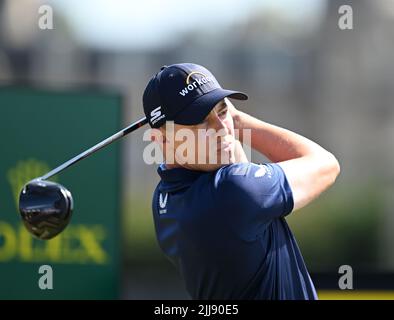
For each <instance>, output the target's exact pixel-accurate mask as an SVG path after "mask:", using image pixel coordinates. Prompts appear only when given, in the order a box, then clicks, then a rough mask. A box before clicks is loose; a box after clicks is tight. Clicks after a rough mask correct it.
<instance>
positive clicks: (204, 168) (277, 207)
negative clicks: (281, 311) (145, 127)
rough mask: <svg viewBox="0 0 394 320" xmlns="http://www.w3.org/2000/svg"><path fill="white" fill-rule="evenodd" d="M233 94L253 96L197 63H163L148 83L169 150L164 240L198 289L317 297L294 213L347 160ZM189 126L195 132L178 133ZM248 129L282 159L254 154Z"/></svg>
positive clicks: (156, 198)
mask: <svg viewBox="0 0 394 320" xmlns="http://www.w3.org/2000/svg"><path fill="white" fill-rule="evenodd" d="M228 98H233V99H240V100H246V99H247V96H246V95H245V94H244V93H241V92H237V91H231V90H225V89H223V88H221V86H220V85H219V83H218V82H217V80H216V79H215V77H214V76H213V75H212V74H211V73H210V72H209V71H208V70H207V69H205V68H204V67H202V66H199V65H195V64H191V63H182V64H174V65H171V66H168V67H167V66H164V67H162V68H161V70H160V72H158V73H157V74H156V75H155V76H154V77H153V78H152V79H151V80H150V81H149V83H148V85H147V87H146V89H145V92H144V96H143V105H144V112H145V114H146V116H147V118H148V120H149V123H150V126H151V127H152V128H156V129H157V130H155V131H153V130H152V140H154V141H156V142H157V143H159V145H160V147H161V150H162V151H163V155H164V160H165V161H164V163H163V164H161V165H160V167H159V168H158V173H159V175H160V178H161V181H160V183H159V184H158V186H157V188H156V190H155V192H154V195H153V201H152V209H153V216H154V222H155V229H156V235H157V239H158V242H159V245H160V247H161V249H162V250H163V251H164V253H165V255H166V256H167V257H168V258H169V259H170V260H171V261H172V262H173V263H174V264H175V266H176V267H177V269H178V270H179V272H180V274H181V276H182V278H183V279H184V281H185V285H186V289H187V290H188V292H189V293H190V295H191V297H192V298H193V299H317V295H316V291H315V288H314V285H313V283H312V280H311V279H310V276H309V274H308V271H307V269H306V267H305V264H304V261H303V258H302V255H301V253H300V250H299V248H298V246H297V243H296V240H295V238H294V236H293V234H292V233H291V231H290V229H289V227H288V225H287V223H286V220H285V216H286V215H288V214H290V213H291V212H293V211H296V210H297V209H300V208H302V207H304V206H305V205H307V204H308V203H310V202H311V201H312V200H313V199H315V198H316V197H317V196H319V195H320V194H321V193H322V192H323V191H324V190H326V189H327V188H328V187H329V186H331V185H332V184H333V183H334V181H335V179H336V177H337V176H338V174H339V171H340V169H339V164H338V161H337V160H336V158H335V157H334V156H333V155H332V154H331V153H330V152H328V151H327V150H325V149H323V148H322V147H320V146H319V145H317V144H316V143H314V142H312V141H310V140H309V139H307V138H305V137H302V136H300V135H298V134H296V133H294V132H291V131H289V130H286V129H282V128H279V127H277V126H274V125H271V124H268V123H266V122H263V121H260V120H258V119H256V118H254V117H252V116H250V115H248V114H246V113H244V112H241V111H239V110H237V109H236V108H235V107H234V106H233V105H232V103H231V102H230V100H229V99H228ZM185 130H186V131H187V132H189V133H191V135H189V136H188V135H187V134H186V133H185V132H183V133H182V135H181V136H182V139H178V140H177V139H176V137H177V136H178V138H179V135H178V133H180V132H182V131H185ZM235 130H239V131H240V133H239V140H237V139H236V136H235ZM247 130H249V131H247ZM201 132H202V133H203V134H201ZM247 132H250V136H251V139H250V140H251V147H252V148H253V149H255V150H257V151H259V152H260V153H262V154H263V155H265V156H266V157H267V158H268V159H269V160H270V161H271V162H272V163H266V164H263V165H258V164H254V163H250V162H248V160H247V158H246V156H245V153H244V151H243V149H242V145H241V142H242V141H243V140H244V138H245V137H246V136H245V134H246V133H247ZM190 136H191V138H190ZM174 137H175V139H174ZM185 137H189V138H190V139H186V142H185V139H184V138H185ZM212 137H214V138H215V139H216V140H215V141H216V142H215V143H210V142H209V141H208V140H209V139H211V140H212ZM185 143H186V146H185ZM200 145H202V146H203V147H200ZM188 146H189V148H186V149H185V147H188ZM190 146H191V148H190ZM185 150H186V153H187V154H185ZM212 159H215V160H216V161H211V160H212Z"/></svg>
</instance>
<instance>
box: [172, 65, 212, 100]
mask: <svg viewBox="0 0 394 320" xmlns="http://www.w3.org/2000/svg"><path fill="white" fill-rule="evenodd" d="M193 75H200V76H202V77H200V78H197V77H194V79H193V78H192V76H193ZM191 80H194V81H193V82H192V81H191ZM210 81H212V77H209V76H206V75H205V74H203V73H202V72H199V71H193V72H190V73H189V74H188V75H187V77H186V81H185V82H186V87H184V88H183V89H182V91H180V92H179V94H180V95H181V96H182V97H184V96H186V95H187V94H188V93H189V92H191V91H193V90H194V89H196V88H198V87H199V86H202V85H203V84H206V83H208V82H210Z"/></svg>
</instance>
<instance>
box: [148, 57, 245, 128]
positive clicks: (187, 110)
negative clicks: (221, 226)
mask: <svg viewBox="0 0 394 320" xmlns="http://www.w3.org/2000/svg"><path fill="white" fill-rule="evenodd" d="M226 97H229V98H233V99H237V100H247V99H248V96H247V95H246V94H245V93H242V92H239V91H233V90H227V89H223V88H222V87H221V86H220V84H219V82H218V81H217V80H216V78H215V77H214V76H213V74H212V73H211V72H210V71H209V70H208V69H206V68H204V67H203V66H200V65H197V64H193V63H179V64H172V65H170V66H163V67H161V69H160V71H159V72H158V73H157V74H156V75H155V76H154V77H153V78H152V79H151V80H150V81H149V82H148V85H147V86H146V88H145V91H144V95H143V98H142V101H143V106H144V113H145V115H146V117H147V119H148V121H149V124H150V126H151V127H152V128H159V127H161V126H162V125H163V124H164V123H165V122H166V121H174V122H175V123H177V124H183V125H193V124H198V123H201V122H202V121H203V120H204V119H205V117H206V116H207V115H208V114H209V112H210V111H211V110H212V109H213V107H214V106H215V105H216V104H217V103H218V102H219V101H220V100H222V99H223V98H226Z"/></svg>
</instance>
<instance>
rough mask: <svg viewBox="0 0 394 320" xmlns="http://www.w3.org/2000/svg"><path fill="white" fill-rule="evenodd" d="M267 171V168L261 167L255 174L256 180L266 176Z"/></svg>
mask: <svg viewBox="0 0 394 320" xmlns="http://www.w3.org/2000/svg"><path fill="white" fill-rule="evenodd" d="M266 172H267V171H266V170H265V166H260V169H258V170H257V171H256V172H255V173H254V177H255V178H260V177H263V176H264V175H265V174H266Z"/></svg>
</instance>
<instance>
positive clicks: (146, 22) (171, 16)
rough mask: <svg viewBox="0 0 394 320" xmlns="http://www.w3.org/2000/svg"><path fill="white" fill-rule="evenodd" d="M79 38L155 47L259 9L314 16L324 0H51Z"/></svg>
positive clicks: (238, 19)
mask: <svg viewBox="0 0 394 320" xmlns="http://www.w3.org/2000/svg"><path fill="white" fill-rule="evenodd" d="M45 3H47V4H51V5H52V6H53V9H54V11H55V12H56V10H61V12H62V14H63V15H64V16H65V17H66V18H67V20H68V22H69V23H70V26H71V29H72V31H73V33H74V34H75V35H76V37H77V39H78V40H79V41H80V42H82V43H84V44H86V45H89V46H92V47H97V48H103V49H105V48H110V49H112V50H117V49H119V50H122V49H152V48H157V47H165V46H170V45H171V44H173V43H175V42H176V41H177V40H178V39H179V37H181V36H182V34H184V33H186V32H187V31H191V30H201V31H202V32H212V31H214V30H216V29H218V28H223V27H226V26H231V25H233V24H235V23H239V22H242V21H245V20H247V19H248V17H250V16H251V15H252V14H253V13H255V12H256V11H257V10H260V11H264V10H270V11H274V12H276V13H279V14H281V15H283V16H284V17H287V18H289V19H292V20H295V21H299V22H300V23H303V22H304V21H310V22H311V23H313V20H314V19H318V17H319V14H321V13H322V12H323V9H324V4H325V0H138V1H133V0H83V1H81V0H50V1H45Z"/></svg>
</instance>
